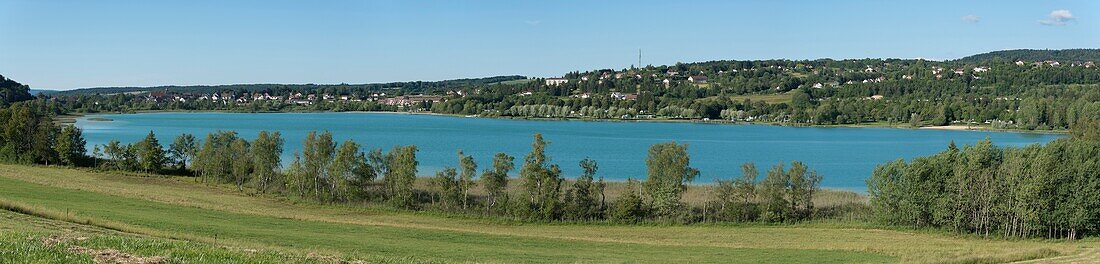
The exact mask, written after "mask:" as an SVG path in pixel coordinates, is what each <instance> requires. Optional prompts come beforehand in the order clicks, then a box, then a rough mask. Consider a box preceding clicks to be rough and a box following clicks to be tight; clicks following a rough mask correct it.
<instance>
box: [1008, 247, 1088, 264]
mask: <svg viewBox="0 0 1100 264" xmlns="http://www.w3.org/2000/svg"><path fill="white" fill-rule="evenodd" d="M1013 263H1017V264H1031V263H1044V264H1046V263H1067V264H1069V263H1074V264H1076V263H1100V248H1095V247H1082V248H1081V251H1078V252H1076V253H1075V254H1070V255H1062V256H1055V257H1049V258H1041V259H1033V260H1027V261H1017V262H1013Z"/></svg>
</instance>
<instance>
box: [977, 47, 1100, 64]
mask: <svg viewBox="0 0 1100 264" xmlns="http://www.w3.org/2000/svg"><path fill="white" fill-rule="evenodd" d="M996 60H1002V61H1019V60H1022V61H1048V60H1052V61H1060V62H1086V61H1093V62H1095V61H1100V49H1064V50H1034V49H1017V50H1002V51H994V52H987V53H982V54H975V55H971V56H967V57H963V58H961V59H958V60H956V61H958V62H963V63H978V62H989V61H996Z"/></svg>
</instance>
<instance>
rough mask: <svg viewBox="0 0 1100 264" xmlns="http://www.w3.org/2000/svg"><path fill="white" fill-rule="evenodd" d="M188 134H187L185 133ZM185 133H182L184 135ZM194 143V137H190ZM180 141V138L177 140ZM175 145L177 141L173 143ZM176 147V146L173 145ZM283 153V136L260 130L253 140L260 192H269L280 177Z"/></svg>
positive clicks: (253, 161)
mask: <svg viewBox="0 0 1100 264" xmlns="http://www.w3.org/2000/svg"><path fill="white" fill-rule="evenodd" d="M184 135H187V134H184ZM182 136H183V135H181V137H182ZM187 140H189V139H186V138H184V139H183V142H181V145H185V147H181V149H183V151H181V152H184V153H186V149H187V147H186V145H187V144H189V143H187ZM190 140H191V141H192V143H190V144H194V143H193V139H190ZM176 141H177V142H178V141H180V140H179V138H177V140H176ZM172 145H173V146H175V145H176V143H172ZM173 148H175V147H173ZM282 154H283V138H282V135H281V134H279V132H274V133H268V132H267V131H260V134H259V136H257V137H256V140H254V141H252V165H253V168H252V171H253V173H254V174H255V179H256V188H257V189H259V190H260V192H265V193H266V192H267V191H268V189H270V188H271V186H272V183H273V182H274V181H275V180H276V179H278V174H279V172H278V171H279V166H280V165H281V163H282V160H281V156H282Z"/></svg>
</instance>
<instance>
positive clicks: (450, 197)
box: [432, 167, 462, 209]
mask: <svg viewBox="0 0 1100 264" xmlns="http://www.w3.org/2000/svg"><path fill="white" fill-rule="evenodd" d="M460 181H461V179H459V176H458V171H456V170H455V168H451V167H447V168H444V169H443V170H441V171H439V172H437V173H436V174H435V178H433V179H432V186H433V187H434V188H435V193H436V196H437V197H439V199H438V202H439V205H440V206H441V207H443V208H447V209H451V208H453V207H454V206H455V204H457V203H458V200H460V199H462V189H461V186H460V185H461V183H460Z"/></svg>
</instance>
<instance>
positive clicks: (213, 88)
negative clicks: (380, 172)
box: [57, 75, 527, 95]
mask: <svg viewBox="0 0 1100 264" xmlns="http://www.w3.org/2000/svg"><path fill="white" fill-rule="evenodd" d="M526 78H527V77H524V76H520V75H508V76H493V77H484V78H467V79H454V80H444V81H409V82H391V83H368V84H346V83H344V84H226V85H185V86H178V85H166V86H152V87H96V88H80V89H73V90H68V91H61V92H58V93H57V94H59V95H81V94H117V93H134V92H149V91H170V92H175V93H203V94H207V93H220V92H225V91H236V92H257V91H260V92H263V91H276V90H291V91H298V92H308V91H314V90H326V89H332V90H355V91H384V90H396V89H400V90H401V91H403V92H411V93H423V92H430V91H434V90H440V89H448V88H451V89H453V88H458V87H469V86H483V85H489V84H495V83H501V82H508V81H515V80H523V79H526Z"/></svg>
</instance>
